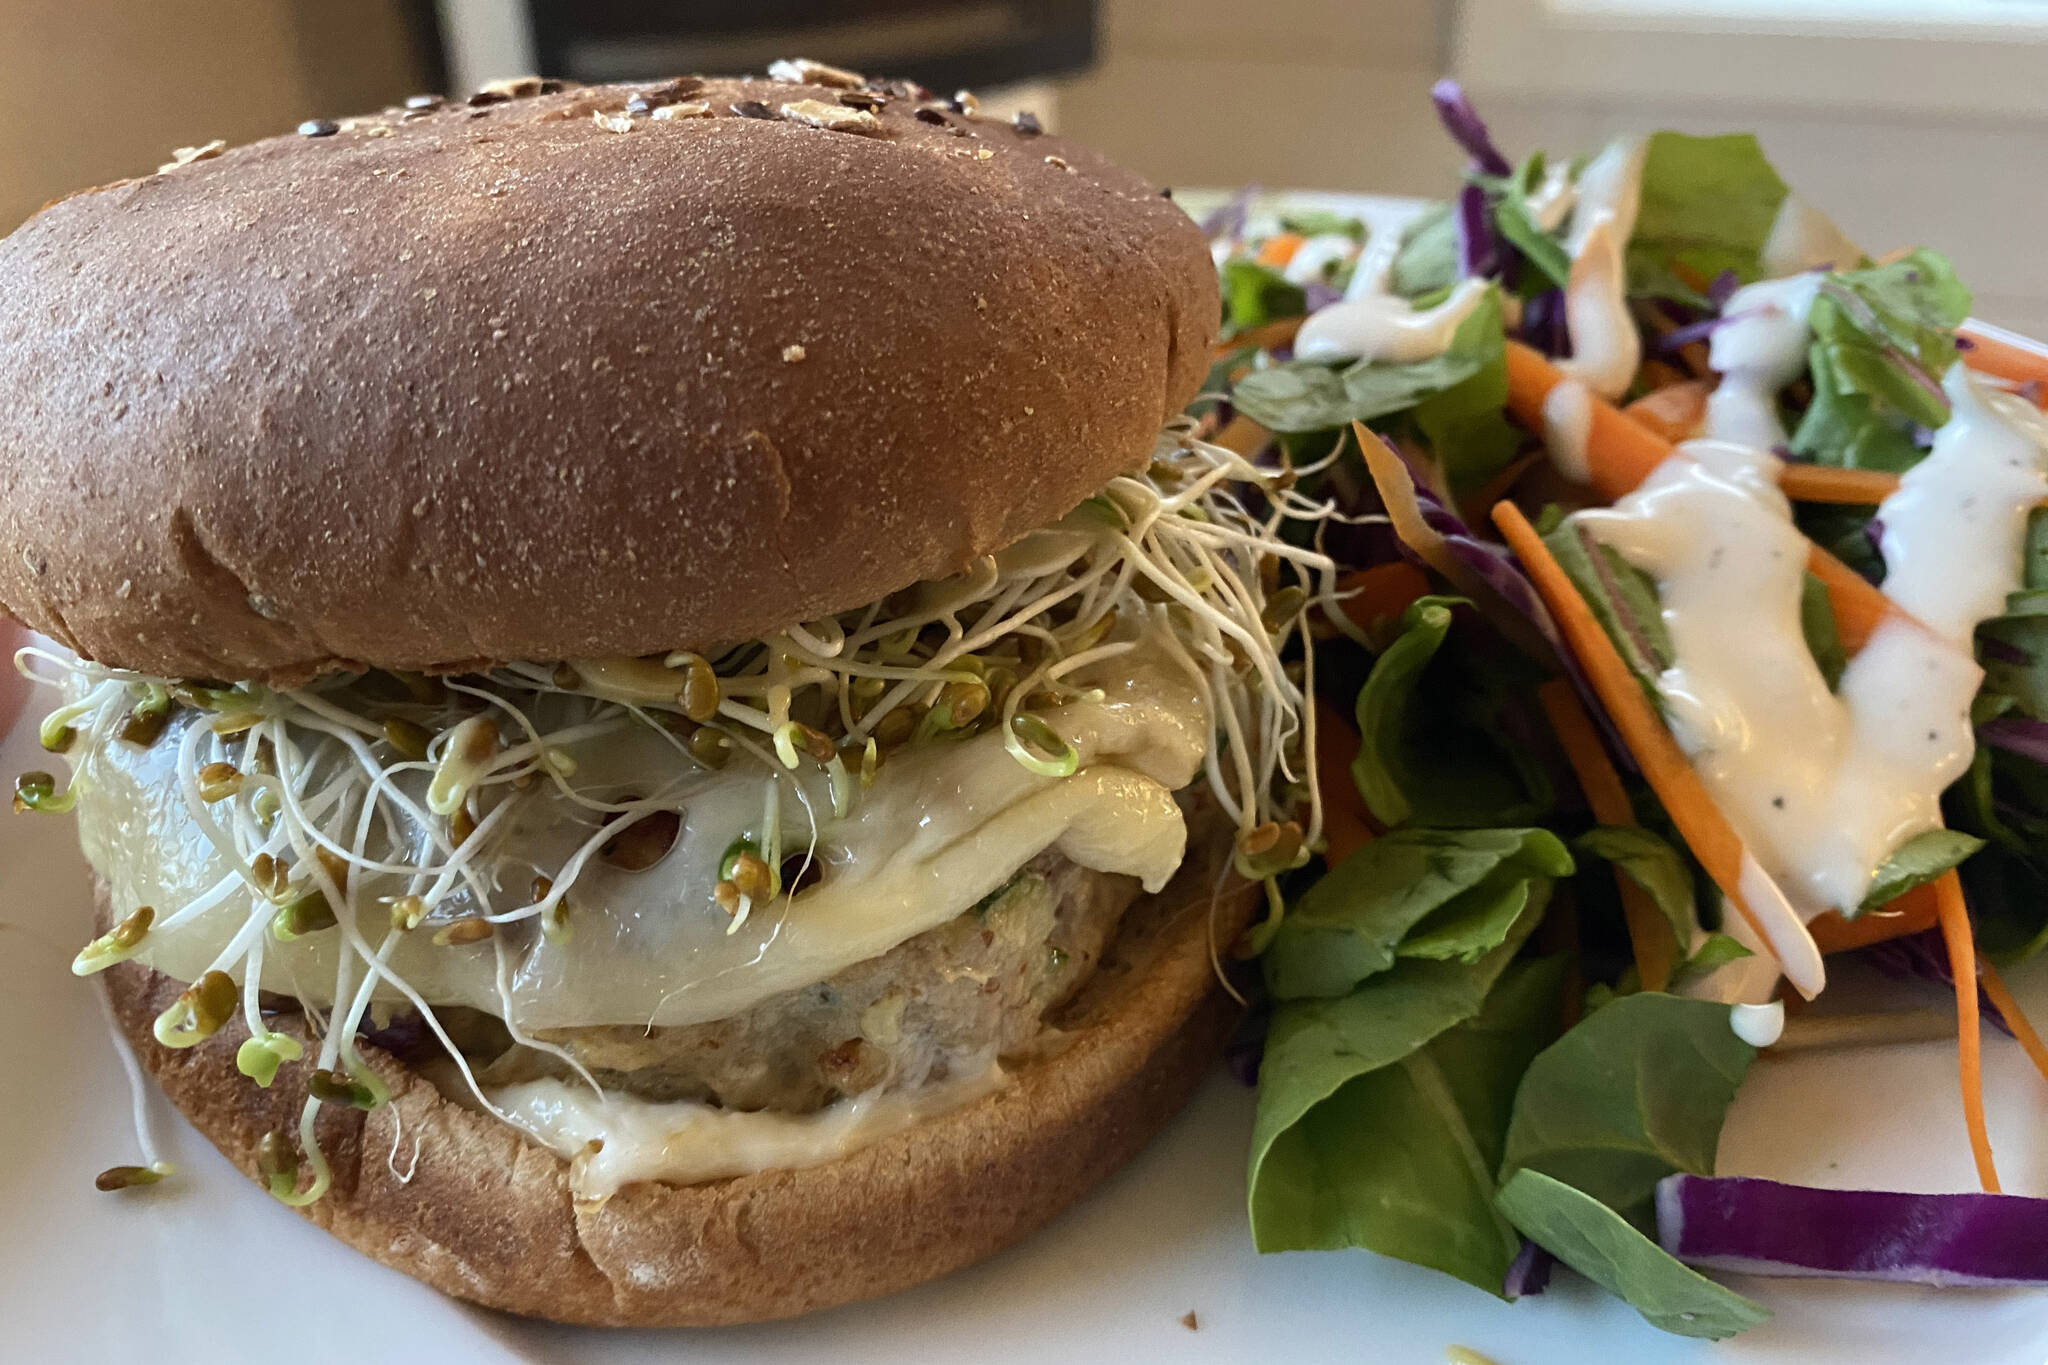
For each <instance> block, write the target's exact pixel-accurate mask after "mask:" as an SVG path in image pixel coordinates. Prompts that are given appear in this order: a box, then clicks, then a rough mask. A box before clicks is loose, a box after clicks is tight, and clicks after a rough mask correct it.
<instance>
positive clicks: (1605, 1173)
mask: <svg viewBox="0 0 2048 1365" xmlns="http://www.w3.org/2000/svg"><path fill="white" fill-rule="evenodd" d="M1755 1056H1756V1049H1755V1048H1753V1047H1751V1046H1750V1045H1749V1044H1748V1043H1745V1042H1743V1041H1742V1040H1741V1039H1740V1038H1737V1037H1736V1036H1735V1033H1734V1030H1732V1029H1731V1028H1730V1027H1729V1026H1728V1007H1727V1006H1726V1005H1722V1004H1716V1003H1714V1002H1712V1001H1707V1000H1688V999H1685V998H1683V997H1681V996H1676V995H1666V994H1663V993H1662V992H1655V991H1651V992H1644V993H1642V994H1640V995H1627V996H1622V997H1619V998H1618V999H1616V1000H1614V1001H1613V1002H1612V1003H1610V1004H1608V1005H1606V1006H1604V1007H1603V1008H1601V1009H1599V1010H1596V1011H1594V1012H1593V1013H1592V1014H1589V1015H1587V1016H1586V1017H1585V1018H1584V1019H1583V1020H1581V1021H1580V1022H1579V1024H1578V1026H1577V1027H1575V1028H1573V1029H1572V1031H1571V1032H1569V1033H1567V1034H1565V1036H1564V1037H1563V1038H1561V1039H1559V1040H1558V1041H1557V1042H1556V1043H1553V1044H1552V1045H1551V1046H1550V1047H1548V1048H1546V1049H1545V1050H1544V1051H1543V1053H1542V1054H1541V1055H1540V1056H1538V1057H1537V1058H1536V1060H1535V1061H1534V1062H1533V1063H1531V1064H1530V1067H1529V1073H1528V1075H1526V1076H1524V1077H1523V1078H1522V1088H1521V1090H1520V1091H1518V1092H1517V1093H1516V1096H1515V1117H1514V1122H1513V1123H1512V1124H1511V1125H1510V1126H1509V1128H1508V1141H1507V1154H1506V1156H1505V1157H1504V1158H1503V1160H1502V1165H1501V1176H1502V1179H1503V1181H1505V1179H1506V1178H1507V1177H1508V1176H1510V1175H1512V1174H1513V1173H1514V1172H1516V1171H1518V1170H1521V1169H1522V1168H1523V1167H1533V1168H1534V1169H1536V1170H1539V1171H1542V1172H1543V1173H1544V1174H1546V1175H1551V1176H1555V1177H1556V1178H1558V1179H1559V1180H1562V1181H1564V1182H1565V1183H1567V1184H1569V1185H1571V1186H1572V1187H1574V1188H1575V1189H1579V1190H1583V1191H1585V1192H1586V1193H1587V1194H1590V1195H1592V1196H1593V1197H1594V1198H1595V1199H1598V1200H1599V1201H1600V1202H1602V1203H1603V1204H1606V1205H1607V1206H1608V1207H1610V1208H1612V1209H1614V1210H1615V1211H1616V1212H1618V1213H1620V1214H1621V1215H1622V1216H1623V1217H1625V1218H1629V1219H1631V1220H1634V1221H1636V1222H1639V1223H1642V1224H1644V1225H1645V1226H1647V1225H1648V1220H1649V1216H1650V1206H1651V1195H1652V1192H1653V1191H1654V1189H1655V1188H1656V1184H1657V1182H1658V1181H1659V1180H1661V1179H1663V1178H1664V1177H1665V1176H1667V1175H1670V1174H1671V1173H1672V1172H1673V1171H1690V1172H1692V1173H1693V1174H1695V1175H1707V1174H1710V1173H1711V1172H1712V1171H1713V1169H1714V1148H1715V1146H1716V1145H1717V1144H1718V1143H1719V1141H1720V1138H1721V1120H1722V1119H1723V1117H1725V1116H1726V1114H1727V1112H1728V1102H1729V1101H1730V1100H1732V1099H1734V1097H1735V1087H1736V1086H1737V1085H1739V1084H1740V1083H1741V1081H1742V1077H1743V1074H1744V1073H1745V1072H1746V1071H1748V1070H1749V1064H1750V1061H1751V1060H1752V1059H1753V1058H1755ZM1538 1240H1541V1239H1538ZM1554 1249H1555V1248H1553V1250H1554Z"/></svg>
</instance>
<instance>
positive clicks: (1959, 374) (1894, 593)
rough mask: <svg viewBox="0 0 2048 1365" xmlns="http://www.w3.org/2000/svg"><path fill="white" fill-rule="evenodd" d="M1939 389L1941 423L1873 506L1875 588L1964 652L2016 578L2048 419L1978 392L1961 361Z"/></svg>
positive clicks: (2044, 484) (2047, 492) (2011, 398)
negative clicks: (1943, 395)
mask: <svg viewBox="0 0 2048 1365" xmlns="http://www.w3.org/2000/svg"><path fill="white" fill-rule="evenodd" d="M1942 388H1943V390H1944V391H1946V392H1947V394H1948V400H1949V404H1950V416H1949V420H1948V421H1947V422H1946V423H1944V424H1943V426H1942V428H1941V430H1939V431H1937V432H1936V433H1935V434H1934V448H1933V449H1932V450H1930V451H1928V452H1927V458H1925V459H1923V460H1922V461H1920V463H1919V464H1916V465H1914V466H1913V467H1912V468H1911V469H1909V470H1907V471H1906V473H1905V476H1904V477H1903V478H1901V479H1900V480H1899V488H1898V491H1897V492H1896V493H1894V494H1892V495H1891V496H1890V497H1889V498H1886V499H1885V501H1884V505H1883V506H1882V507H1881V508H1880V509H1879V510H1878V517H1879V519H1880V520H1882V521H1883V523H1884V533H1883V535H1882V537H1881V539H1880V548H1881V549H1882V550H1883V553H1884V561H1885V565H1886V574H1885V580H1884V591H1885V596H1887V597H1889V598H1891V599H1892V601H1894V602H1896V603H1898V604H1899V606H1900V607H1902V608H1904V609H1905V610H1906V611H1907V612H1909V613H1911V614H1912V615H1913V616H1914V617H1915V618H1917V619H1918V620H1919V621H1921V622H1922V623H1923V624H1925V625H1926V626H1928V627H1929V628H1930V629H1932V630H1935V631H1937V632H1939V633H1941V634H1942V635H1945V636H1947V637H1948V638H1949V639H1950V640H1953V641H1955V642H1956V643H1957V644H1959V645H1961V646H1963V647H1965V648H1967V647H1968V645H1969V642H1970V637H1971V636H1972V634H1974V633H1975V631H1976V629H1977V623H1978V622H1980V621H1984V620H1987V619H1989V618H1990V617H1993V616H1997V615H1999V614H2001V613H2002V612H2003V611H2004V610H2005V599H2006V597H2007V595H2009V594H2010V593H2013V592H2015V591H2017V590H2018V588H2019V586H2020V583H2021V581H2022V580H2021V567H2022V558H2021V557H2022V554H2023V551H2024V547H2025V544H2026V538H2027V518H2028V516H2029V514H2030V513H2031V512H2032V510H2033V508H2034V507H2035V505H2036V504H2038V503H2039V502H2041V500H2042V499H2043V498H2044V497H2048V471H2044V469H2043V466H2042V459H2041V452H2042V450H2043V448H2044V447H2048V417H2044V416H2043V415H2042V414H2041V413H2040V411H2039V410H2037V409H2036V408H2035V407H2034V406H2033V404H2031V403H2028V402H2026V401H2025V400H2023V399H2021V398H2020V397H2018V396H2017V395H2015V394H2009V393H1999V392H1996V391H1994V390H1991V389H1988V388H1986V387H1985V386H1984V385H1983V384H1981V383H1978V382H1977V381H1975V380H1974V379H1972V378H1971V377H1970V372H1969V371H1968V370H1966V369H1965V368H1964V367H1963V366H1962V364H1961V363H1960V362H1958V363H1957V364H1956V365H1954V366H1952V367H1951V368H1950V370H1949V372H1948V376H1947V378H1946V379H1945V380H1943V382H1942Z"/></svg>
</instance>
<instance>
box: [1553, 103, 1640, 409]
mask: <svg viewBox="0 0 2048 1365" xmlns="http://www.w3.org/2000/svg"><path fill="white" fill-rule="evenodd" d="M1647 148H1648V144H1647V143H1645V142H1644V141H1643V140H1642V139H1640V138H1617V139H1616V140H1615V141H1613V142H1610V143H1609V144H1607V146H1606V147H1605V148H1604V149H1603V150H1602V151H1601V153H1600V155H1598V156H1596V157H1594V158H1593V159H1592V160H1591V161H1589V162H1587V163H1586V168H1585V170H1583V171H1581V172H1580V173H1579V179H1578V185H1577V195H1578V202H1577V204H1575V205H1574V206H1573V208H1572V218H1571V232H1570V234H1569V235H1568V236H1567V237H1566V239H1565V250H1566V252H1567V253H1568V254H1569V255H1570V256H1571V258H1572V268H1571V276H1570V279H1569V282H1568V283H1567V284H1566V285H1565V291H1564V316H1565V326H1566V329H1567V330H1568V331H1569V332H1570V335H1571V339H1572V354H1571V357H1570V358H1569V359H1566V360H1560V361H1558V362H1557V365H1558V368H1559V369H1561V370H1563V371H1564V372H1565V373H1566V374H1567V375H1570V376H1571V377H1572V378H1574V379H1577V380H1579V381H1580V382H1581V383H1583V384H1585V385H1586V387H1588V388H1590V389H1592V390H1593V391H1594V392H1595V393H1598V394H1600V395H1602V396H1603V397H1607V398H1619V397H1620V396H1621V395H1622V393H1623V392H1624V391H1625V390H1627V388H1628V386H1629V384H1630V383H1631V382H1632V381H1633V380H1634V379H1635V376H1636V369H1637V367H1638V366H1640V365H1641V364H1642V359H1643V343H1642V338H1641V336H1639V335H1638V334H1637V332H1636V324H1635V320H1634V319H1633V318H1631V317H1630V316H1629V311H1628V261H1627V253H1628V239H1629V237H1630V236H1631V235H1632V234H1633V233H1634V232H1635V230H1636V208H1637V205H1638V203H1639V202H1640V200H1641V198H1642V186H1643V157H1644V154H1645V152H1646V150H1647Z"/></svg>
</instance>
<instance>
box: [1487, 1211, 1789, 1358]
mask: <svg viewBox="0 0 2048 1365" xmlns="http://www.w3.org/2000/svg"><path fill="white" fill-rule="evenodd" d="M1494 1202H1495V1204H1496V1205H1497V1206H1498V1207H1499V1209H1500V1211H1501V1212H1502V1213H1503V1214H1504V1215H1506V1216H1507V1219H1508V1221H1509V1222H1511V1223H1513V1224H1514V1225H1515V1227H1516V1228H1518V1229H1519V1230H1520V1231H1521V1232H1522V1233H1523V1235H1525V1236H1526V1237H1528V1238H1529V1240H1530V1241H1532V1242H1534V1243H1536V1245H1538V1246H1540V1247H1542V1248H1543V1249H1544V1250H1545V1251H1548V1252H1549V1253H1550V1254H1551V1255H1553V1256H1555V1257H1557V1259H1558V1260H1560V1261H1563V1262H1564V1263H1565V1264H1566V1265H1568V1266H1570V1267H1571V1268H1572V1269H1573V1270H1576V1271H1578V1272H1579V1273H1580V1274H1581V1275H1584V1276H1585V1277H1586V1278H1587V1279H1589V1280H1591V1281H1592V1282H1593V1283H1595V1284H1597V1285H1599V1286H1600V1287H1601V1288H1602V1289H1605V1290H1606V1291H1607V1292H1608V1293H1610V1294H1612V1295H1614V1296H1615V1297H1616V1298H1619V1299H1622V1300H1625V1301H1626V1302H1627V1303H1628V1305H1629V1306H1630V1307H1632V1308H1634V1309H1635V1310H1636V1311H1637V1312H1638V1313H1641V1314H1642V1315H1643V1317H1644V1319H1645V1320H1647V1321H1648V1322H1649V1323H1650V1325H1651V1326H1653V1327H1656V1328H1659V1329H1661V1330H1663V1331H1666V1332H1671V1333H1674V1334H1676V1335H1678V1336H1682V1337H1705V1338H1706V1339H1708V1340H1710V1341H1720V1340H1722V1339H1723V1338H1725V1337H1732V1336H1734V1335H1735V1334H1736V1333H1737V1332H1746V1331H1748V1330H1749V1329H1750V1328H1752V1327H1755V1326H1757V1325H1758V1324H1760V1323H1764V1322H1768V1321H1769V1320H1770V1318H1771V1310H1770V1309H1768V1308H1766V1307H1764V1306H1763V1305H1762V1304H1760V1303H1757V1302H1756V1301H1755V1300H1753V1299H1746V1298H1744V1297H1743V1296H1742V1295H1740V1294H1738V1293H1736V1292H1735V1291H1734V1290H1732V1289H1729V1288H1726V1287H1724V1286H1722V1285H1718V1284H1716V1283H1714V1282H1713V1281H1712V1280H1710V1279H1708V1278H1707V1277H1706V1276H1704V1275H1702V1274H1700V1273H1699V1272H1698V1271H1696V1270H1694V1269H1692V1268H1691V1267H1689V1266H1687V1265H1685V1264H1684V1263H1683V1262H1681V1261H1679V1260H1678V1259H1677V1258H1676V1257H1674V1256H1672V1255H1671V1254H1670V1253H1669V1252H1667V1251H1665V1250H1664V1248H1662V1247H1660V1246H1658V1245H1657V1244H1656V1243H1655V1242H1653V1241H1651V1240H1650V1239H1649V1238H1648V1237H1646V1236H1644V1235H1643V1234H1642V1233H1641V1232H1640V1231H1638V1230H1637V1229H1636V1228H1635V1227H1634V1226H1633V1225H1632V1224H1630V1223H1629V1221H1628V1220H1627V1219H1625V1218H1623V1217H1622V1216H1621V1215H1620V1214H1618V1213H1616V1212H1614V1210H1612V1209H1610V1208H1608V1207H1607V1206H1606V1205H1605V1204H1602V1203H1601V1202H1600V1201H1599V1200H1597V1199H1595V1198H1593V1197H1592V1196H1591V1195H1588V1194H1585V1193H1583V1192H1581V1191H1579V1190H1575V1189H1573V1188H1572V1187H1571V1186H1570V1185H1567V1184H1565V1183H1564V1182H1563V1181H1561V1180H1556V1179H1553V1178H1552V1177H1550V1176H1547V1175H1544V1174H1543V1173H1542V1172H1541V1171H1534V1170H1523V1171H1517V1172H1516V1173H1515V1174H1514V1175H1513V1176H1511V1177H1509V1179H1508V1180H1507V1181H1506V1182H1505V1183H1503V1184H1502V1186H1501V1191H1500V1194H1499V1195H1498V1196H1496V1198H1495V1201H1494Z"/></svg>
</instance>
